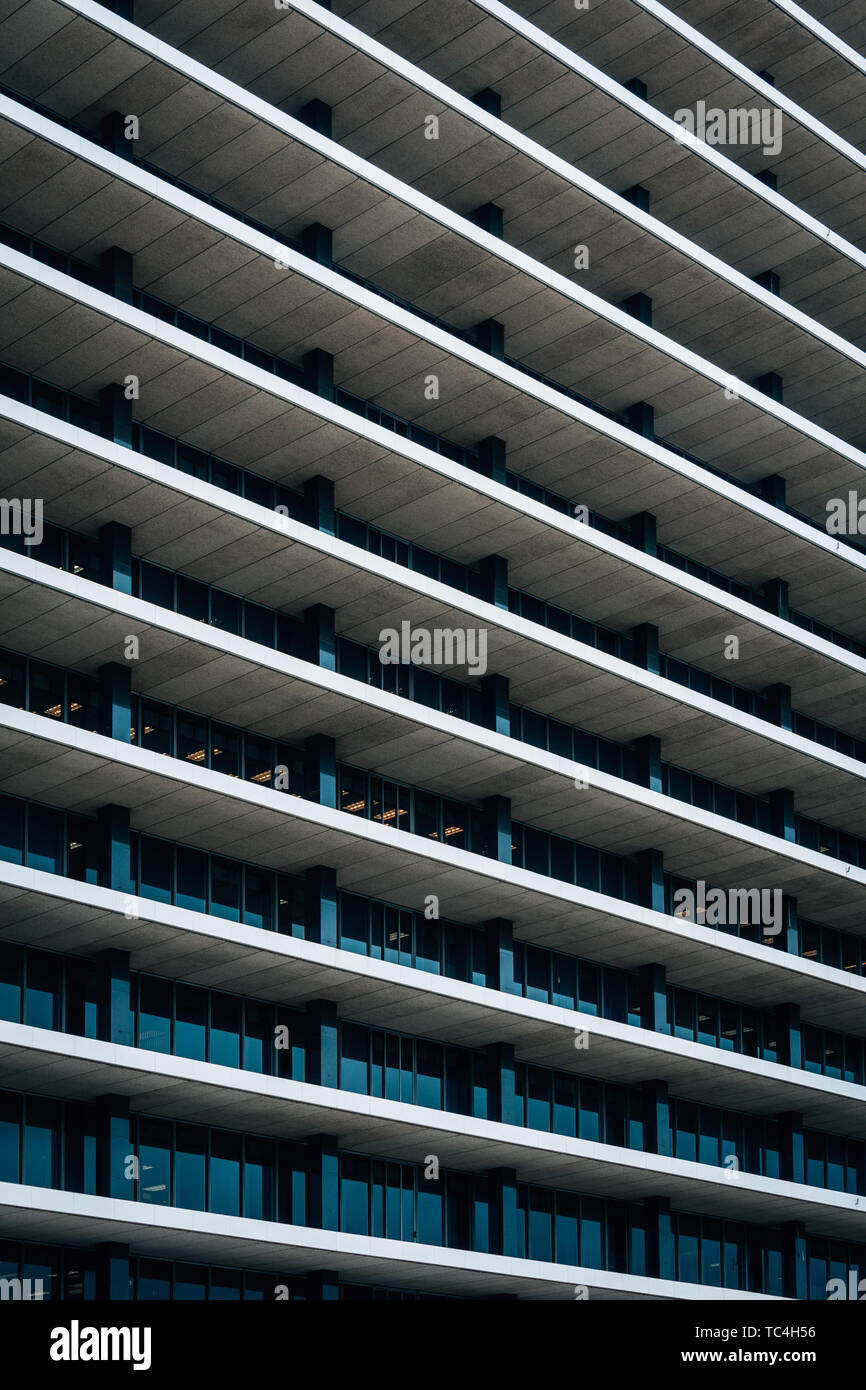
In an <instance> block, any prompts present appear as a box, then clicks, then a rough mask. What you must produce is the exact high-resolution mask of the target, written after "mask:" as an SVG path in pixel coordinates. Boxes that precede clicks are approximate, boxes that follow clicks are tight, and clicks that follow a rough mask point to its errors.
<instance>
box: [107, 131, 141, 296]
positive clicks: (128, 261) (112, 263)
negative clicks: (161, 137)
mask: <svg viewBox="0 0 866 1390" xmlns="http://www.w3.org/2000/svg"><path fill="white" fill-rule="evenodd" d="M124 144H129V141H128V140H125V141H124ZM100 266H101V269H102V277H103V287H104V289H105V293H106V294H110V295H113V296H114V298H115V299H122V300H123V302H124V304H131V303H132V294H133V288H134V284H133V273H134V268H133V259H132V256H131V255H130V254H129V252H128V251H124V250H122V249H121V247H119V246H109V247H108V250H107V251H103V253H102V255H101V257H100Z"/></svg>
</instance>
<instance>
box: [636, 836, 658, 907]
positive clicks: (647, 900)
mask: <svg viewBox="0 0 866 1390" xmlns="http://www.w3.org/2000/svg"><path fill="white" fill-rule="evenodd" d="M634 862H635V868H636V869H637V900H638V903H639V904H640V906H641V907H648V908H650V909H651V910H652V911H653V912H664V910H665V861H664V855H663V854H662V852H661V850H660V849H642V850H639V851H638V852H637V854H636V855H635V856H634Z"/></svg>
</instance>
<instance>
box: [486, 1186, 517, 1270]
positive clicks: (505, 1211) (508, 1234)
mask: <svg viewBox="0 0 866 1390" xmlns="http://www.w3.org/2000/svg"><path fill="white" fill-rule="evenodd" d="M487 1185H488V1193H489V1199H490V1228H491V1240H490V1247H491V1253H492V1254H494V1255H511V1256H515V1255H518V1256H519V1255H522V1254H523V1245H524V1242H523V1241H522V1240H520V1239H519V1227H518V1216H519V1213H518V1210H517V1171H516V1169H514V1168H493V1169H491V1170H490V1172H488V1174H487Z"/></svg>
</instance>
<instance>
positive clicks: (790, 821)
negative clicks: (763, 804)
mask: <svg viewBox="0 0 866 1390" xmlns="http://www.w3.org/2000/svg"><path fill="white" fill-rule="evenodd" d="M767 799H768V800H769V803H770V830H771V833H772V834H773V835H778V836H780V837H781V839H783V840H791V841H793V840H794V839H795V838H796V823H795V812H794V793H793V792H792V791H790V790H789V788H788V787H778V788H776V790H775V791H771V792H770V794H769V796H768V798H767Z"/></svg>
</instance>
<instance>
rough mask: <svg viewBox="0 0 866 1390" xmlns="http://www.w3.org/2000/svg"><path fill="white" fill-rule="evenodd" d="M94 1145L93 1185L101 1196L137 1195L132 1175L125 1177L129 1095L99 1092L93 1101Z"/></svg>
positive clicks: (128, 1166)
mask: <svg viewBox="0 0 866 1390" xmlns="http://www.w3.org/2000/svg"><path fill="white" fill-rule="evenodd" d="M96 1120H97V1141H96V1143H97V1149H96V1186H97V1189H98V1192H99V1195H100V1197H121V1198H123V1199H124V1200H126V1201H129V1202H132V1201H134V1200H135V1197H136V1188H135V1179H134V1178H133V1177H127V1176H126V1175H127V1173H132V1171H133V1168H132V1165H131V1164H130V1162H129V1159H130V1158H131V1156H132V1153H133V1149H132V1129H131V1125H130V1119H129V1097H128V1096H115V1095H107V1096H99V1098H98V1099H97V1101H96Z"/></svg>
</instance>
